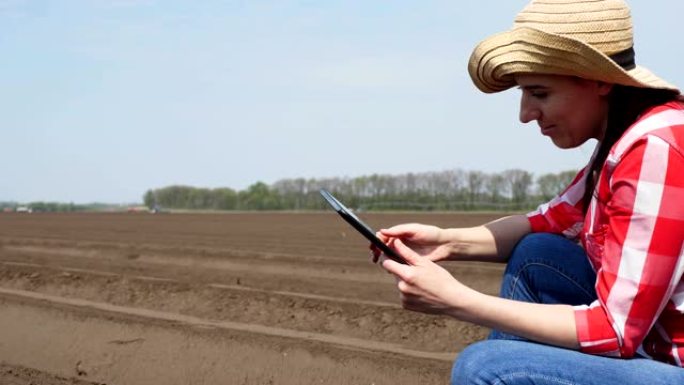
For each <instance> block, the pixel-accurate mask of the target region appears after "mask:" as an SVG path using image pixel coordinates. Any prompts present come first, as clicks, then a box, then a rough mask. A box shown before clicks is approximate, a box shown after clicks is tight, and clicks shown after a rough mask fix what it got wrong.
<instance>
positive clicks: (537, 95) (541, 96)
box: [532, 92, 549, 99]
mask: <svg viewBox="0 0 684 385" xmlns="http://www.w3.org/2000/svg"><path fill="white" fill-rule="evenodd" d="M532 96H533V97H535V98H537V99H545V98H546V97H547V96H549V94H548V93H546V92H533V93H532Z"/></svg>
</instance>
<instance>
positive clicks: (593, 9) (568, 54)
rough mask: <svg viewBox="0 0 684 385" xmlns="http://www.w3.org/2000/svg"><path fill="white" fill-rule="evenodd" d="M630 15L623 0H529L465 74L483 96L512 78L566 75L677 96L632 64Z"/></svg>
mask: <svg viewBox="0 0 684 385" xmlns="http://www.w3.org/2000/svg"><path fill="white" fill-rule="evenodd" d="M633 45H634V40H633V33H632V17H631V14H630V10H629V7H628V6H627V4H625V2H624V1H622V0H532V2H530V3H529V4H528V5H527V7H525V9H523V10H522V12H520V13H519V14H518V16H517V17H516V18H515V23H514V25H513V29H511V30H510V31H507V32H503V33H500V34H497V35H494V36H491V37H489V38H488V39H486V40H484V41H482V42H481V43H480V44H479V45H478V46H477V47H475V50H474V51H473V53H472V55H471V56H470V62H469V63H468V72H469V73H470V77H471V78H472V79H473V82H474V83H475V85H476V86H477V88H479V89H480V90H482V91H483V92H487V93H492V92H499V91H503V90H505V89H508V88H511V87H513V86H515V85H516V83H515V80H514V79H513V75H514V74H520V73H534V74H553V75H571V76H577V77H581V78H585V79H591V80H600V81H605V82H607V83H614V84H622V85H626V86H633V87H641V88H659V89H666V90H672V91H675V92H677V93H679V90H678V89H677V87H675V86H673V85H671V84H669V83H667V82H666V81H664V80H662V79H660V78H659V77H657V76H656V75H654V74H653V73H652V72H651V71H649V70H647V69H646V68H644V67H641V66H638V65H636V64H635V61H634V49H633Z"/></svg>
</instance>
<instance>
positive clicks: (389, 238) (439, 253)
mask: <svg viewBox="0 0 684 385" xmlns="http://www.w3.org/2000/svg"><path fill="white" fill-rule="evenodd" d="M376 235H377V237H378V238H380V240H382V241H383V242H385V243H386V244H388V245H389V244H391V243H392V242H393V241H394V240H395V239H401V240H402V242H404V244H405V245H407V246H409V247H410V248H411V249H412V250H413V251H414V252H415V253H417V254H418V255H420V256H422V257H426V258H427V259H429V260H431V261H434V262H437V261H442V260H445V259H447V257H448V256H449V255H450V254H451V249H450V244H449V240H448V239H447V237H446V235H445V230H444V229H441V228H439V227H437V226H429V225H422V224H418V223H409V224H403V225H397V226H394V227H391V228H389V229H382V230H380V231H378V232H377V234H376ZM371 250H372V252H373V262H377V261H378V258H379V257H380V255H381V254H382V251H380V250H379V249H378V248H376V247H374V246H372V245H371Z"/></svg>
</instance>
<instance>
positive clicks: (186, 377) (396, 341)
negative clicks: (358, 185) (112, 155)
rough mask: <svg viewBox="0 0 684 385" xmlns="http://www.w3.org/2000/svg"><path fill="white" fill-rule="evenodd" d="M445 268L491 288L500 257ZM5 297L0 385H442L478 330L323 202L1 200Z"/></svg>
mask: <svg viewBox="0 0 684 385" xmlns="http://www.w3.org/2000/svg"><path fill="white" fill-rule="evenodd" d="M496 216H498V215H489V214H468V215H465V214H366V215H362V218H363V219H364V220H366V221H367V222H368V223H369V224H370V225H371V226H373V227H375V228H380V227H383V226H390V225H392V224H396V223H402V222H422V223H431V224H435V225H438V226H444V227H455V226H471V225H476V224H481V223H484V222H486V221H489V220H491V219H493V218H495V217H496ZM445 266H446V267H447V268H448V269H449V270H450V271H451V272H452V273H453V274H454V275H455V276H456V277H457V278H458V279H460V280H461V281H462V282H464V283H465V284H467V285H470V286H471V287H474V288H476V289H478V290H481V291H484V292H487V293H492V294H494V293H496V291H497V290H498V284H499V281H500V276H501V272H502V267H501V266H499V265H492V264H481V263H473V262H462V263H451V264H446V265H445ZM0 309H1V310H0V383H3V384H5V383H7V384H29V383H31V384H41V385H46V384H50V385H52V384H60V385H62V384H93V383H97V384H100V383H103V384H104V383H106V384H210V383H211V384H217V383H219V384H321V383H326V384H369V385H370V384H416V383H421V384H445V383H447V382H448V378H449V370H450V368H451V364H452V361H453V359H454V358H455V357H456V355H457V353H458V352H459V351H460V350H461V349H463V348H464V347H465V346H467V345H468V344H469V343H471V342H473V341H476V340H478V339H481V338H483V337H484V336H485V335H486V333H487V330H485V329H483V328H480V327H476V326H473V325H470V324H467V323H462V322H459V321H456V320H453V319H449V318H446V317H438V316H429V315H424V314H419V313H413V312H409V311H405V310H403V309H401V307H400V305H399V301H398V294H397V291H396V289H395V287H394V280H393V278H392V277H391V276H389V275H388V274H386V273H384V272H383V271H382V270H381V269H380V268H379V267H377V266H375V265H373V264H372V263H370V262H369V257H368V249H367V242H366V241H365V240H364V239H362V238H361V236H360V235H358V234H357V233H356V232H354V231H353V230H351V229H350V228H349V227H348V226H347V225H346V224H345V223H343V222H342V221H341V220H339V219H338V218H337V217H336V215H335V214H334V213H331V212H326V213H310V214H302V213H275V214H274V213H264V214H255V213H231V214H156V215H151V214H130V213H126V214H113V213H112V214H15V213H0Z"/></svg>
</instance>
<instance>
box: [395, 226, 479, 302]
mask: <svg viewBox="0 0 684 385" xmlns="http://www.w3.org/2000/svg"><path fill="white" fill-rule="evenodd" d="M390 247H392V248H393V249H394V250H396V251H397V253H398V254H399V255H401V256H402V257H404V259H405V260H406V262H408V265H403V264H400V263H397V262H395V261H392V260H390V259H387V258H383V261H382V267H383V268H384V269H385V270H387V271H388V272H390V273H391V274H393V275H394V276H395V278H396V279H397V288H398V289H399V292H400V293H401V301H402V305H403V307H404V308H405V309H408V310H413V311H417V312H421V313H429V314H452V313H453V312H454V311H455V310H456V309H457V308H458V306H459V304H460V303H462V302H463V300H464V299H465V296H466V295H469V294H472V293H473V290H471V289H469V288H468V287H466V286H465V285H463V284H461V283H460V282H459V281H457V280H456V279H455V278H454V277H453V276H452V275H451V274H450V273H449V272H448V271H446V270H445V269H444V268H442V267H441V266H439V265H437V264H436V263H434V262H432V261H431V260H429V258H425V257H424V256H421V255H419V254H418V253H416V252H415V251H414V250H412V249H411V248H409V247H407V246H406V245H405V244H404V243H403V242H402V241H401V240H400V239H398V238H393V239H392V241H391V243H390Z"/></svg>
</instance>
